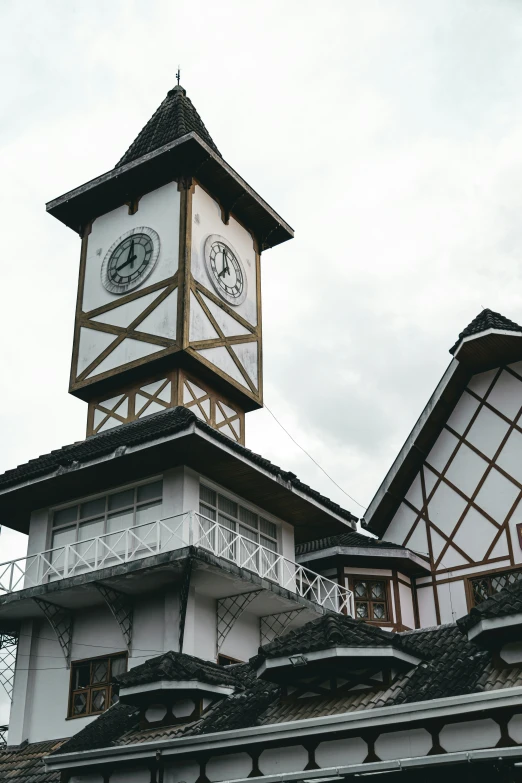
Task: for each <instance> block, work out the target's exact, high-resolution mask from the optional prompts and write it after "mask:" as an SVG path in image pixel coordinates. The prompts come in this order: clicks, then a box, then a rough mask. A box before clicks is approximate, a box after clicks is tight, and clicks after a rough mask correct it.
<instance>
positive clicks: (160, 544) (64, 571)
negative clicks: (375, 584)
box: [0, 511, 354, 617]
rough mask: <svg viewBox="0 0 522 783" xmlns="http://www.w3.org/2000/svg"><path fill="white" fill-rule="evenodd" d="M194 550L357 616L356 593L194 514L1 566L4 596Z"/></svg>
mask: <svg viewBox="0 0 522 783" xmlns="http://www.w3.org/2000/svg"><path fill="white" fill-rule="evenodd" d="M190 545H192V546H197V547H201V548H202V549H204V550H206V551H208V552H211V553H212V554H213V555H216V556H217V557H220V558H223V559H224V560H228V561H229V562H232V563H234V564H235V565H237V566H240V567H241V568H246V569H247V570H248V571H252V572H253V573H255V574H257V575H258V576H260V577H262V578H263V579H267V580H269V581H271V582H275V583H276V584H278V585H280V586H281V587H284V588H286V589H287V590H289V591H290V592H292V593H295V594H296V595H298V596H300V597H301V598H306V599H307V600H309V601H313V602H314V603H316V604H319V605H320V606H323V607H324V608H326V609H330V610H332V611H335V612H343V613H346V614H348V615H351V616H352V617H353V615H354V604H353V594H352V592H351V591H350V590H347V589H346V588H345V587H342V586H341V585H339V584H337V583H336V582H333V581H332V580H331V579H327V578H326V577H324V576H321V575H320V574H316V573H315V572H314V571H311V570H310V569H309V568H305V567H304V566H302V565H299V564H298V563H294V562H293V561H292V560H288V558H286V557H283V555H281V554H278V553H277V552H274V551H272V550H271V549H268V548H267V547H264V546H261V544H258V543H257V542H256V541H253V540H251V539H249V538H246V537H245V536H242V535H241V534H239V533H236V532H235V531H233V530H231V529H230V528H228V527H225V526H224V525H221V524H219V523H218V522H215V521H214V520H212V519H209V518H208V517H204V516H202V515H201V514H197V513H196V512H194V511H189V512H186V513H185V514H178V515H176V516H172V517H166V518H164V519H158V520H156V521H154V522H146V523H144V524H142V525H136V526H135V527H129V528H125V529H124V530H121V531H118V532H114V533H106V534H105V535H103V536H96V537H95V538H90V539H87V540H86V541H78V542H76V543H74V544H67V545H66V546H61V547H57V548H56V549H49V550H47V551H46V552H39V553H38V554H35V555H28V556H27V557H21V558H19V559H18V560H11V561H9V562H7V563H0V595H3V594H6V593H13V592H15V591H17V590H22V589H24V588H28V587H35V586H36V585H41V584H45V583H47V582H54V581H56V580H58V579H65V578H66V577H70V576H77V575H79V574H85V573H88V572H92V571H98V570H99V569H102V568H107V567H111V566H116V565H120V564H123V563H128V562H130V561H133V560H138V559H140V558H143V557H149V556H150V555H157V554H160V553H161V552H169V551H174V550H176V549H181V548H182V547H185V546H190Z"/></svg>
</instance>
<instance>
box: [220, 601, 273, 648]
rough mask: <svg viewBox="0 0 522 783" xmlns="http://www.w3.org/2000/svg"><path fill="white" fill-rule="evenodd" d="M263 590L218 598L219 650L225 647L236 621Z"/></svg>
mask: <svg viewBox="0 0 522 783" xmlns="http://www.w3.org/2000/svg"><path fill="white" fill-rule="evenodd" d="M262 592H263V591H262V590H252V592H250V593H240V594H239V595H231V596H229V597H228V598H218V601H217V652H218V653H219V651H220V650H221V648H222V647H223V643H224V641H225V639H226V638H227V636H228V634H229V633H230V631H231V630H232V628H233V627H234V623H235V622H236V620H237V619H238V617H240V616H241V615H242V614H243V612H244V611H245V609H246V608H247V606H248V605H249V604H250V603H252V601H253V600H254V598H257V596H258V595H259V594H260V593H262Z"/></svg>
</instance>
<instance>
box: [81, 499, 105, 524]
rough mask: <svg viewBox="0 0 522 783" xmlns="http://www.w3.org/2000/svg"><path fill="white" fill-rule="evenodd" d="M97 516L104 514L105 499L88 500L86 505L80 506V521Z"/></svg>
mask: <svg viewBox="0 0 522 783" xmlns="http://www.w3.org/2000/svg"><path fill="white" fill-rule="evenodd" d="M98 514H105V498H104V497H103V498H96V500H88V501H87V503H82V505H81V506H80V519H85V518H86V517H95V516H98Z"/></svg>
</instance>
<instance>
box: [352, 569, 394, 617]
mask: <svg viewBox="0 0 522 783" xmlns="http://www.w3.org/2000/svg"><path fill="white" fill-rule="evenodd" d="M350 588H351V589H352V590H353V593H354V598H355V615H356V617H357V618H358V619H360V620H366V621H367V622H370V623H372V622H373V623H385V622H388V621H389V612H388V587H387V583H386V582H385V581H381V580H378V581H377V580H375V581H374V580H373V579H357V577H352V578H351V580H350Z"/></svg>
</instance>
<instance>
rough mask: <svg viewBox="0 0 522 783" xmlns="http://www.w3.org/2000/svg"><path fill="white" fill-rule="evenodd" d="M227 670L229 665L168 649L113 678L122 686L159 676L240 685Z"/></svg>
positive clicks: (230, 685)
mask: <svg viewBox="0 0 522 783" xmlns="http://www.w3.org/2000/svg"><path fill="white" fill-rule="evenodd" d="M231 672H232V670H231V669H229V667H224V666H219V665H218V664H217V663H214V662H213V661H202V660H201V658H195V657H194V656H193V655H186V654H185V653H179V652H172V651H170V652H167V653H165V654H164V655H158V656H157V657H156V658H150V659H149V660H148V661H145V663H142V664H140V665H139V666H135V667H133V668H132V669H131V670H130V671H128V672H126V673H125V674H121V675H120V676H119V677H116V678H115V679H116V682H118V683H119V685H120V686H121V687H122V688H130V687H132V686H134V685H147V684H148V683H153V682H160V681H161V680H177V681H180V680H197V681H198V682H204V683H207V684H209V685H224V686H227V687H229V688H234V689H235V688H237V687H238V686H240V683H239V682H238V680H237V678H236V677H234V676H233V674H232V673H231Z"/></svg>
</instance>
